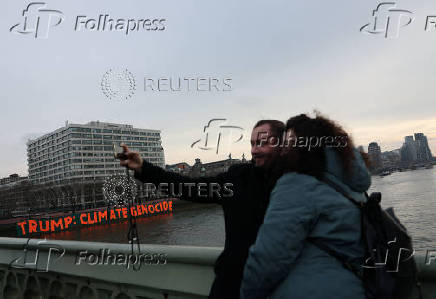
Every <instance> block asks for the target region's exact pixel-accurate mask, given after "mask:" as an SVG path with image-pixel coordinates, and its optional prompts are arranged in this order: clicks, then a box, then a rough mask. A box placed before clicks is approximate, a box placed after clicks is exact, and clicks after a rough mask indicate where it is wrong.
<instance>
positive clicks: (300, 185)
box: [274, 172, 321, 191]
mask: <svg viewBox="0 0 436 299" xmlns="http://www.w3.org/2000/svg"><path fill="white" fill-rule="evenodd" d="M320 183H321V182H320V181H319V180H317V179H316V178H315V177H313V176H310V175H306V174H301V173H297V172H288V173H285V174H284V175H282V176H281V177H280V178H279V179H278V180H277V183H276V185H275V187H274V189H275V190H280V191H296V190H300V191H303V190H304V189H308V190H312V189H313V188H314V187H315V186H317V185H319V184H320Z"/></svg>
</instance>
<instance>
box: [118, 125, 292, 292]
mask: <svg viewBox="0 0 436 299" xmlns="http://www.w3.org/2000/svg"><path fill="white" fill-rule="evenodd" d="M284 128H285V126H284V124H283V123H282V122H281V121H277V120H261V121H259V122H257V123H256V125H255V126H254V128H253V131H252V134H251V155H252V161H251V163H247V164H236V165H232V166H231V167H230V168H229V169H228V171H227V172H224V173H221V174H218V175H217V176H210V177H196V178H191V177H187V176H182V175H179V174H176V173H172V172H168V171H165V170H163V169H162V168H160V167H157V166H154V165H152V164H151V163H149V162H147V161H143V159H142V158H141V157H140V156H139V154H138V153H136V152H131V151H129V149H128V148H127V146H125V145H123V148H124V154H125V155H126V156H125V158H126V159H124V160H123V159H122V160H121V165H123V166H128V167H129V168H130V169H132V170H135V178H137V179H139V180H140V181H142V182H146V183H153V184H155V185H158V184H159V183H167V184H173V185H174V186H176V188H175V190H176V189H177V186H180V187H181V188H182V190H177V194H180V193H181V197H180V199H183V200H189V201H194V202H205V203H217V204H221V205H222V207H223V211H224V223H225V232H226V240H225V244H224V250H223V252H222V253H221V255H220V256H219V257H218V259H217V261H216V262H215V268H214V270H215V274H216V277H215V280H214V283H213V285H212V288H211V291H210V295H209V298H213V299H215V298H217V299H232V298H239V288H240V285H241V279H242V274H243V269H244V265H245V262H246V260H247V257H248V249H249V248H250V246H251V245H252V244H254V242H255V241H256V236H257V232H258V230H259V227H260V226H261V224H262V222H263V217H264V215H265V211H266V208H267V206H268V201H269V193H270V189H271V187H273V186H268V184H267V180H266V176H265V175H266V170H267V169H268V166H269V162H270V161H271V160H272V157H273V156H274V155H276V154H278V152H279V148H280V147H279V144H280V142H281V140H282V137H283V134H284ZM200 183H205V184H206V185H209V184H215V186H216V185H218V186H221V187H222V186H224V184H231V185H230V186H231V187H229V188H228V189H231V190H232V191H233V196H231V197H225V196H223V195H222V193H223V192H209V189H208V191H207V192H203V193H201V192H197V189H196V188H191V187H192V185H193V184H200ZM179 184H180V185H179ZM189 186H190V187H189ZM203 186H205V185H203ZM188 189H190V190H188ZM192 189H193V190H194V191H193V190H192Z"/></svg>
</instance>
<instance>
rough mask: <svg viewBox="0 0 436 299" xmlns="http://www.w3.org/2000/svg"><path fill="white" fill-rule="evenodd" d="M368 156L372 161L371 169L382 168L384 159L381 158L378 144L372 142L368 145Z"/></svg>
mask: <svg viewBox="0 0 436 299" xmlns="http://www.w3.org/2000/svg"><path fill="white" fill-rule="evenodd" d="M368 155H369V158H370V160H371V169H372V170H376V169H379V168H381V167H383V165H382V157H381V149H380V146H379V145H378V144H377V142H371V143H370V144H369V145H368Z"/></svg>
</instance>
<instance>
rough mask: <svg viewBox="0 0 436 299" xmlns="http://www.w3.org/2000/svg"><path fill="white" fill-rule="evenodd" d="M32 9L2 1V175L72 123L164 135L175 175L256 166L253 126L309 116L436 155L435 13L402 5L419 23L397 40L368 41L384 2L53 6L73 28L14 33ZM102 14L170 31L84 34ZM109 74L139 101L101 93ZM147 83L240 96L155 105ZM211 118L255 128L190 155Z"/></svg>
mask: <svg viewBox="0 0 436 299" xmlns="http://www.w3.org/2000/svg"><path fill="white" fill-rule="evenodd" d="M29 3H30V2H27V1H26V2H24V1H16V0H14V1H12V0H7V1H3V9H2V10H1V12H0V14H1V18H0V28H1V30H0V39H1V46H0V51H1V55H0V66H1V70H2V72H1V73H0V82H1V87H2V88H1V90H2V92H1V93H0V101H1V104H2V110H1V111H2V114H1V118H0V142H1V145H2V148H1V155H0V165H1V168H0V177H4V176H7V175H9V174H11V173H19V174H20V175H27V157H26V144H25V143H26V141H27V139H28V138H34V137H37V136H40V135H42V134H45V133H48V132H50V131H53V130H55V129H57V128H59V127H61V126H63V125H64V123H65V121H66V120H68V121H70V122H73V123H86V122H88V121H92V120H99V121H107V122H114V123H125V124H131V125H133V126H134V127H139V128H150V129H158V130H161V131H162V141H163V147H164V149H165V159H166V163H167V164H172V163H176V162H181V161H186V162H188V163H189V164H192V163H193V162H194V159H195V158H196V157H198V158H200V159H201V160H202V161H214V160H219V159H224V158H226V157H227V155H228V153H229V152H232V157H236V158H240V157H241V155H242V153H245V155H246V157H247V158H250V154H249V153H250V145H249V135H250V131H251V128H252V126H253V124H254V123H255V122H256V121H257V120H259V119H263V118H274V119H280V120H284V121H285V120H287V119H288V118H289V117H291V116H293V115H296V114H299V113H303V112H311V111H312V110H313V109H318V110H319V111H321V112H322V113H324V114H325V115H327V116H329V117H330V118H332V119H334V120H336V121H338V122H339V123H340V124H342V125H343V126H344V127H345V128H346V129H347V130H348V131H349V132H350V133H351V134H352V136H353V137H354V139H355V143H356V144H357V145H359V144H362V145H364V146H365V147H366V146H367V145H368V143H369V142H371V141H377V142H378V143H379V144H380V145H381V147H382V150H383V151H384V150H392V149H395V148H398V147H400V146H401V144H402V142H403V139H404V136H405V135H411V134H412V133H414V132H423V133H424V134H426V135H427V137H428V139H429V143H430V147H431V149H432V152H433V154H436V114H435V111H436V101H435V99H434V97H435V91H436V84H435V70H436V59H434V58H433V57H434V55H435V54H434V53H436V51H435V50H436V30H435V31H425V30H424V29H425V23H426V16H428V15H435V14H436V2H434V1H430V0H428V1H419V3H416V2H412V1H398V2H397V6H398V7H397V8H398V9H407V10H410V11H412V12H413V17H414V20H413V22H412V23H411V24H410V25H408V26H406V27H403V28H401V31H400V36H399V38H392V39H386V38H384V37H383V36H382V35H370V34H363V33H361V32H359V29H360V28H361V27H362V26H363V25H365V24H367V23H370V22H371V21H372V20H373V17H372V10H374V9H375V8H376V7H377V5H378V3H379V2H377V1H368V0H365V1H345V0H341V1H338V0H337V1H321V0H319V1H310V2H309V1H303V0H300V1H289V0H283V1H258V0H250V1H248V0H247V1H246V0H239V1H230V0H221V1H205V0H202V1H200V0H197V1H194V0H177V1H176V0H172V1H169V0H161V1H142V0H135V1H133V0H132V1H107V0H106V1H92V3H91V1H84V0H76V1H49V2H46V3H47V8H48V9H53V10H59V11H61V12H62V13H63V15H64V20H63V21H62V22H61V23H60V24H59V25H58V26H56V27H52V28H50V31H49V35H48V38H47V39H35V38H34V37H33V36H32V35H22V34H17V33H13V32H10V31H9V29H10V28H11V27H12V26H13V25H15V24H17V23H22V22H23V17H22V11H23V10H24V9H25V8H26V7H27V5H28V4H29ZM100 14H108V15H109V16H110V17H111V18H114V19H119V18H124V19H147V18H151V19H154V18H159V19H162V18H164V19H165V20H166V21H165V30H162V31H153V32H152V31H145V30H142V31H134V32H131V33H129V34H128V35H126V34H124V33H123V32H117V31H112V32H108V31H106V32H97V31H84V30H82V31H79V32H77V31H74V25H75V21H76V17H77V16H79V15H80V16H86V18H87V19H90V18H94V19H98V16H99V15H100ZM110 68H127V69H128V70H129V71H130V72H131V73H132V74H133V75H134V76H135V78H136V83H137V90H136V92H135V94H134V95H133V96H132V98H131V99H129V100H124V101H121V100H110V99H108V98H107V97H105V96H104V94H103V93H102V91H101V88H100V84H101V81H102V76H103V74H104V73H105V72H106V71H108V70H109V69H110ZM144 77H153V78H158V77H173V78H175V77H182V78H183V77H215V78H231V79H232V81H231V82H232V83H231V85H232V90H231V91H227V92H217V91H215V92H204V91H203V92H193V91H191V92H154V93H153V92H152V93H150V92H146V91H144V90H143V78H144ZM213 118H223V119H227V125H235V126H240V127H243V128H244V129H245V131H244V132H243V133H244V137H243V139H242V141H241V142H239V143H236V144H233V145H231V146H223V147H222V150H221V148H220V153H219V155H216V154H215V152H214V151H202V150H199V149H196V148H191V144H192V143H193V142H194V141H196V140H198V139H200V138H203V132H202V131H203V127H204V126H205V125H206V124H207V123H208V121H209V120H210V119H213ZM238 134H239V133H238ZM224 135H225V134H224ZM224 135H223V136H224ZM236 135H237V134H236ZM236 135H235V136H236ZM235 136H233V137H235ZM233 137H230V138H233ZM236 137H237V136H236ZM222 138H223V139H222V140H224V141H226V142H227V141H228V140H230V138H227V137H225V138H224V137H222ZM233 139H235V138H233ZM224 141H222V142H221V144H222V145H225V144H226V143H225V142H224ZM230 142H231V140H230ZM227 145H228V144H227Z"/></svg>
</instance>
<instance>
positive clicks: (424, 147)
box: [414, 133, 433, 161]
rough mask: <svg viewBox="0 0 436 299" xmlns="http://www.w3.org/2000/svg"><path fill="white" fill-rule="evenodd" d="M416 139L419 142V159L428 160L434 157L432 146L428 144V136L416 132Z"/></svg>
mask: <svg viewBox="0 0 436 299" xmlns="http://www.w3.org/2000/svg"><path fill="white" fill-rule="evenodd" d="M414 135H415V141H416V143H417V147H418V150H417V158H418V160H419V161H428V160H431V159H432V158H433V156H432V154H431V151H430V147H429V146H428V141H427V137H426V136H425V135H424V134H423V133H415V134H414Z"/></svg>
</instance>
